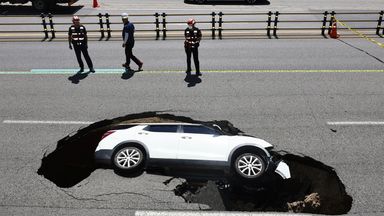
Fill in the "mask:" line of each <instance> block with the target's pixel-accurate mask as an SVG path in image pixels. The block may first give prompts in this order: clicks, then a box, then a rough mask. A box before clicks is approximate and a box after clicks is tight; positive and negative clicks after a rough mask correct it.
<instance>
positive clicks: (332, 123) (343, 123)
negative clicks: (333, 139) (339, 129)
mask: <svg viewBox="0 0 384 216" xmlns="http://www.w3.org/2000/svg"><path fill="white" fill-rule="evenodd" d="M327 125H334V126H349V125H351V126H359V125H360V126H365V125H379V126H380V125H382V126H384V121H339V122H327Z"/></svg>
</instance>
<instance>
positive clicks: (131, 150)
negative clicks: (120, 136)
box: [113, 146, 144, 173]
mask: <svg viewBox="0 0 384 216" xmlns="http://www.w3.org/2000/svg"><path fill="white" fill-rule="evenodd" d="M143 164H144V153H143V151H142V150H141V149H139V148H137V147H134V146H124V147H122V148H119V149H118V150H117V151H116V152H115V154H114V156H113V165H114V167H115V169H117V170H118V171H122V172H125V173H131V172H135V171H139V170H140V169H142V167H143Z"/></svg>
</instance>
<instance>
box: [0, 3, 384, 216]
mask: <svg viewBox="0 0 384 216" xmlns="http://www.w3.org/2000/svg"><path fill="white" fill-rule="evenodd" d="M131 2H132V5H131V6H132V8H133V9H134V8H136V9H137V10H138V11H140V10H142V9H143V7H144V9H146V10H148V11H150V10H151V7H156V8H155V9H159V8H160V9H172V8H173V9H177V10H180V8H182V9H183V8H184V9H185V8H186V7H187V8H189V6H188V5H185V4H184V3H180V2H181V1H167V3H165V4H164V5H163V4H161V5H159V4H156V5H154V2H155V1H145V2H143V1H131ZM139 2H142V3H141V4H140V3H139ZM156 2H158V1H156ZM275 2H277V1H273V2H272V3H271V5H269V6H262V7H266V8H267V7H272V6H274V5H275ZM305 2H307V3H308V4H306V3H305V4H304V2H303V1H302V2H296V3H295V4H292V5H291V4H290V3H288V1H287V2H285V4H283V3H284V2H283V1H280V3H281V4H280V5H278V6H276V5H275V7H274V8H278V7H283V8H286V9H287V8H289V10H297V11H302V10H305V11H307V10H312V9H314V10H322V9H325V8H327V9H328V7H329V6H327V5H326V4H325V3H324V4H323V3H318V5H314V6H313V5H312V3H313V4H315V3H314V1H312V2H308V1H305ZM316 2H318V1H316ZM322 2H323V1H322ZM329 2H331V1H329ZM80 3H82V4H85V6H86V7H85V8H84V9H81V10H80V11H79V13H84V14H86V13H94V12H95V11H99V10H103V8H99V9H90V8H87V6H89V5H90V1H89V2H88V1H80ZM121 3H122V1H108V3H107V2H101V4H102V6H104V7H109V9H110V10H113V11H116V12H119V11H121ZM310 3H311V4H310ZM380 3H381V2H380V1H374V0H372V1H371V2H370V3H367V4H365V5H363V6H361V2H357V1H338V2H337V3H334V2H333V1H332V3H330V4H332V8H336V9H347V10H348V9H354V8H356V5H359V6H360V8H361V10H364V9H366V10H376V9H377V8H378V5H380ZM119 4H120V5H119ZM143 4H145V6H143ZM309 4H310V5H309ZM134 5H136V7H133V6H134ZM193 7H194V8H200V7H202V9H203V10H205V9H209V10H210V9H211V7H215V8H217V7H224V9H228V10H235V11H236V10H250V9H249V7H248V6H246V5H241V6H238V5H231V4H230V5H220V6H211V5H204V6H193ZM259 7H261V6H260V5H257V6H252V9H256V8H259ZM139 9H140V10H139ZM263 10H264V8H263ZM375 40H377V41H379V42H384V41H383V39H382V38H375ZM182 42H183V41H181V40H167V41H153V40H149V41H145V40H140V41H137V44H136V47H135V49H134V51H135V53H136V55H137V56H138V57H139V58H140V59H142V60H143V61H144V63H145V65H144V71H143V72H140V73H136V74H134V75H133V76H132V77H123V78H124V79H122V74H121V73H120V70H121V68H120V67H119V66H120V65H121V63H122V62H123V58H124V56H123V49H122V48H121V44H120V42H117V41H109V42H105V41H103V42H95V41H92V42H91V43H90V44H89V50H90V54H91V57H92V59H93V60H94V62H95V66H96V69H97V72H96V73H95V74H89V75H88V76H86V77H83V79H81V80H79V81H78V82H77V83H73V82H72V81H71V80H68V78H69V77H70V76H72V75H73V74H74V72H75V71H76V68H77V67H76V60H75V57H74V53H73V51H71V50H69V49H68V47H67V43H64V42H51V43H49V42H45V43H40V42H38V43H36V42H24V43H15V42H14V43H1V49H0V73H1V74H0V136H1V137H2V141H1V142H0V173H1V175H0V191H1V193H0V215H117V214H125V215H131V214H133V213H134V212H135V211H136V210H183V211H184V210H199V209H207V208H209V206H206V205H200V204H196V203H195V204H194V203H185V202H184V200H183V199H182V198H181V197H177V196H175V195H174V193H173V191H172V190H173V189H174V188H175V186H176V185H178V184H180V183H181V181H182V180H179V179H176V180H173V181H171V183H170V184H168V185H165V184H163V182H164V181H166V180H167V179H169V177H165V176H157V175H147V174H144V175H142V176H140V177H137V178H124V177H121V176H117V175H116V174H115V173H114V172H113V171H111V170H102V169H97V170H96V171H94V172H93V173H92V174H91V175H90V176H89V177H87V178H86V179H84V180H83V181H82V182H80V183H79V184H77V185H75V186H73V187H71V188H59V187H57V186H56V185H55V184H54V183H52V182H50V181H49V180H47V179H45V178H44V177H42V176H40V175H38V174H37V170H38V169H39V167H40V165H41V159H42V158H43V156H44V155H45V154H48V153H49V152H51V151H53V150H54V149H55V148H56V144H57V141H58V140H60V139H62V138H63V137H65V136H67V135H68V134H73V133H75V132H76V131H77V130H78V129H79V128H80V127H84V126H86V125H73V124H8V123H5V122H4V121H5V120H39V121H91V122H93V121H100V120H103V119H111V118H115V117H119V116H124V115H127V114H132V113H140V112H144V111H166V112H168V113H172V114H176V115H182V116H188V117H191V118H194V119H196V120H228V121H230V122H231V123H233V124H234V125H235V126H236V127H238V128H240V129H241V130H243V131H244V132H246V133H247V134H251V135H254V136H257V137H260V138H263V139H265V140H267V141H269V142H270V143H272V144H274V145H275V147H276V149H278V150H286V151H289V152H291V153H294V154H304V155H307V156H310V157H313V158H314V159H316V160H319V161H321V162H323V163H325V164H327V165H329V166H332V167H334V168H335V170H336V172H337V174H338V175H339V177H340V179H341V180H342V182H343V183H344V184H345V186H346V190H347V192H348V193H349V194H350V195H351V196H352V197H353V200H354V202H353V205H352V209H351V211H350V212H349V215H382V214H383V212H384V206H383V204H382V200H383V199H382V197H383V196H384V190H383V188H382V185H383V183H384V182H383V178H382V176H383V175H384V169H383V167H384V160H383V157H382V155H383V154H384V149H383V125H380V124H379V125H372V124H371V125H353V126H345V125H339V126H333V125H330V124H327V122H339V121H374V122H383V121H384V118H383V114H384V113H383V109H382V107H383V105H384V92H383V88H382V83H383V82H384V73H383V68H384V67H383V66H384V63H383V61H384V58H383V56H384V51H383V49H382V48H380V47H379V46H378V45H376V44H374V43H372V42H369V41H367V40H365V39H361V38H355V39H345V38H341V39H340V40H334V39H281V40H268V39H251V40H247V39H243V40H230V39H227V40H222V41H219V40H204V41H203V42H202V45H201V47H200V57H201V65H202V72H203V76H202V77H201V82H200V83H196V84H195V86H193V87H188V86H190V84H189V83H187V82H185V81H184V78H185V74H184V73H183V70H184V69H185V68H184V67H185V65H184V64H185V63H184V61H185V59H184V58H185V57H184V55H185V54H184V51H183V47H182ZM42 69H46V70H42ZM324 70H326V71H327V72H324ZM297 71H301V72H297ZM305 71H307V72H305ZM309 71H311V72H309ZM368 71H370V72H368ZM12 72H22V73H20V74H11V73H12ZM53 72H56V73H58V74H53ZM375 72H376V73H375Z"/></svg>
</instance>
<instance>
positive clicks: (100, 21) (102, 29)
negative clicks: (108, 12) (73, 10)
mask: <svg viewBox="0 0 384 216" xmlns="http://www.w3.org/2000/svg"><path fill="white" fill-rule="evenodd" d="M97 16H98V17H99V25H100V33H101V38H100V39H102V38H104V27H103V15H101V13H99V14H98V15H97Z"/></svg>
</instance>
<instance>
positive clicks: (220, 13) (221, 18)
mask: <svg viewBox="0 0 384 216" xmlns="http://www.w3.org/2000/svg"><path fill="white" fill-rule="evenodd" d="M223 15H224V14H223V12H221V11H220V12H219V39H220V40H221V39H223V33H222V31H223Z"/></svg>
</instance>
